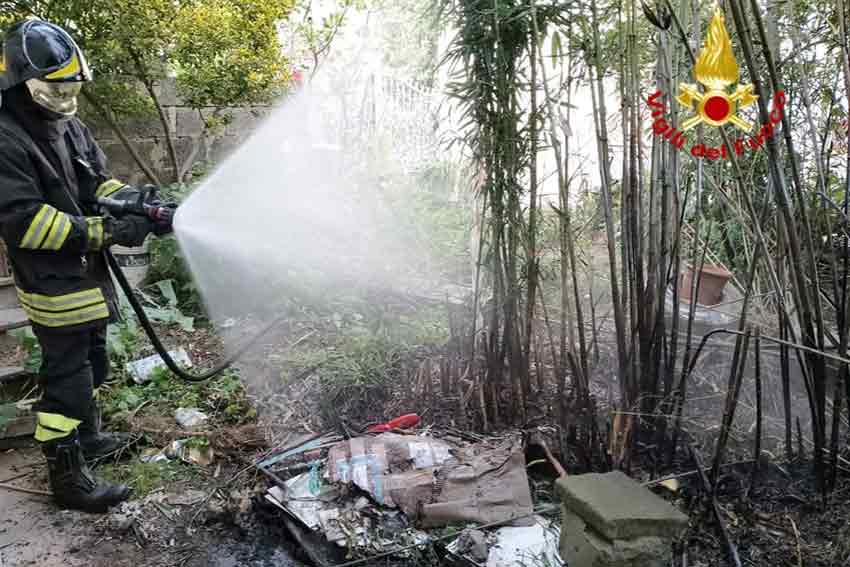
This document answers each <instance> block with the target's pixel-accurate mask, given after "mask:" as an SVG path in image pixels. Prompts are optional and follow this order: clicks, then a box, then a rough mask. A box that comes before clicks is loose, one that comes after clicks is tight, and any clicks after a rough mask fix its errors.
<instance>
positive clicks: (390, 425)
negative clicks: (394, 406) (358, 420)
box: [366, 413, 420, 433]
mask: <svg viewBox="0 0 850 567" xmlns="http://www.w3.org/2000/svg"><path fill="white" fill-rule="evenodd" d="M419 421H420V420H419V416H418V415H417V414H415V413H408V414H406V415H402V416H400V417H397V418H395V419H391V420H389V421H388V422H386V423H381V424H379V425H373V426H371V427H370V428H369V429H367V430H366V432H367V433H383V432H385V431H390V430H392V429H408V428H410V427H416V426H417V425H419Z"/></svg>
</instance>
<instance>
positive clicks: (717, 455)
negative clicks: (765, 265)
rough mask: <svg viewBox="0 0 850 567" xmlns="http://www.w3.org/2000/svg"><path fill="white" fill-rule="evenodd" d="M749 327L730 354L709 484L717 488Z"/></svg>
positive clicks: (739, 381)
mask: <svg viewBox="0 0 850 567" xmlns="http://www.w3.org/2000/svg"><path fill="white" fill-rule="evenodd" d="M750 333H751V329H749V328H748V329H747V332H746V333H745V334H744V335H743V336H741V335H738V337H737V339H736V341H735V353H734V355H733V356H732V367H731V369H730V372H729V384H728V390H727V391H726V406H725V408H724V410H723V420H722V423H721V425H720V435H719V436H718V439H717V447H716V448H715V452H714V462H713V464H712V467H711V484H712V486H713V487H714V488H715V490H716V488H717V480H718V477H719V476H720V465H721V464H722V463H723V455H724V454H725V452H726V444H727V443H728V441H729V430H730V429H731V428H732V423H733V422H734V421H735V410H736V409H737V407H738V399H739V397H740V395H741V382H743V376H744V369H745V368H746V365H747V354H748V351H749V346H750Z"/></svg>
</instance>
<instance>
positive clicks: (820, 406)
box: [728, 2, 826, 492]
mask: <svg viewBox="0 0 850 567" xmlns="http://www.w3.org/2000/svg"><path fill="white" fill-rule="evenodd" d="M728 6H729V8H730V9H731V12H732V17H733V19H734V21H735V27H736V29H737V31H738V36H739V38H740V42H741V48H742V50H743V52H744V59H745V61H746V63H747V68H748V69H749V71H750V79H751V80H752V81H753V85H754V87H755V93H756V95H757V96H758V97H759V98H758V101H757V104H758V108H759V117H760V119H761V122H762V124H769V123H770V113H769V111H768V108H767V102H766V91H765V89H764V85H763V84H762V81H761V79H760V77H759V70H758V68H757V66H756V63H755V56H754V53H753V47H752V41H751V38H750V30H749V27H748V24H747V21H746V18H745V15H744V12H743V10H742V6H740V5H738V4H737V3H736V2H730V3H729V5H728ZM756 17H758V16H756ZM759 22H760V18H759ZM765 47H766V46H765ZM768 56H769V53H768ZM771 65H772V58H770V59H769V60H768V66H769V67H770V66H771ZM783 116H785V114H784V113H783ZM783 130H785V131H786V134H788V135H790V132H788V126H787V124H786V120H784V119H783ZM766 145H767V152H768V169H769V171H770V175H771V178H772V180H773V186H774V191H773V194H774V198H775V199H776V201H777V208H778V209H779V211H780V213H781V217H780V218H781V220H782V223H783V224H784V226H785V234H786V236H787V238H788V249H789V253H790V254H789V256H790V261H791V266H793V267H794V269H793V270H792V271H791V276H792V282H793V285H792V288H793V289H792V291H793V292H795V297H796V298H797V300H798V306H799V310H798V320H799V323H800V327H801V330H802V332H803V343H804V344H805V345H807V346H814V347H816V348H822V346H823V340H822V339H823V336H822V333H823V321H822V319H821V317H820V310H819V307H818V306H819V304H820V302H819V297H815V298H814V299H813V298H812V297H811V296H810V295H809V288H808V285H807V283H808V282H807V281H806V277H805V273H804V272H805V270H804V269H800V267H801V266H803V265H804V263H803V246H801V243H800V237H799V235H798V233H797V226H796V222H795V215H794V212H793V211H792V208H791V203H790V201H789V197H788V193H787V189H786V186H785V180H784V177H783V174H782V171H781V170H780V168H779V164H780V161H781V156H780V153H779V147H778V144H777V142H776V140H775V139H774V137H773V136H771V137H768V139H767V140H766ZM789 151H791V156H790V159H791V168H792V172H796V169H797V166H796V160H795V158H794V155H793V145H789ZM794 181H795V184H796V182H797V181H798V179H795V180H794ZM800 189H801V187H800ZM798 192H799V191H798ZM800 204H801V207H800V209H801V210H800V211H799V214H801V215H805V209H806V207H805V202H804V201H802V200H801V201H800ZM804 228H805V229H808V226H807V217H805V218H804ZM808 235H809V237H811V231H810V230H809V232H808ZM809 240H810V238H809ZM808 251H809V252H812V253H813V251H812V250H811V248H810V247H808ZM808 259H809V262H807V263H808V265H809V267H810V269H811V272H812V273H816V270H815V269H814V265H815V264H814V259H813V256H812V257H811V258H808ZM813 301H814V303H815V307H814V309H813V306H812V302H813ZM816 318H817V319H816ZM815 319H816V320H815ZM816 331H817V332H818V336H816V335H815V332H816ZM805 358H806V359H807V362H808V363H810V364H811V368H812V369H813V370H814V375H813V376H812V382H813V386H814V389H815V392H814V400H812V401H813V403H811V404H810V405H811V406H812V407H811V408H810V409H811V413H812V430H813V437H814V442H815V456H814V469H815V476H816V477H817V483H818V487H819V488H820V489H821V491H822V492H823V490H825V482H824V481H825V479H824V467H823V452H822V449H823V448H824V428H825V423H824V410H825V406H826V398H825V390H824V384H823V360H822V359H820V357H815V356H812V355H808V354H807V355H806V357H805ZM807 366H808V364H807Z"/></svg>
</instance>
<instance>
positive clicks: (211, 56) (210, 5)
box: [172, 0, 293, 108]
mask: <svg viewBox="0 0 850 567" xmlns="http://www.w3.org/2000/svg"><path fill="white" fill-rule="evenodd" d="M292 5H293V2H292V1H291V0H284V1H269V0H252V1H248V2H246V1H245V0H217V1H215V2H199V1H195V2H185V3H184V4H183V6H182V9H180V10H178V11H177V12H176V14H175V18H174V22H173V25H174V32H175V33H174V38H173V40H174V45H175V47H174V50H173V52H172V55H173V62H174V67H175V68H176V70H177V82H178V87H179V89H180V93H181V94H182V95H183V97H184V99H185V100H186V102H187V103H188V104H189V106H192V107H194V108H202V107H210V106H212V107H225V106H233V105H236V104H256V103H262V102H267V101H268V100H269V99H270V98H271V97H273V96H275V95H276V94H278V93H279V92H280V89H281V88H282V87H283V86H284V85H285V84H286V83H287V82H288V80H289V78H290V77H289V71H288V65H287V62H286V60H285V59H284V57H283V54H282V50H281V46H280V44H279V42H278V37H277V27H276V23H277V22H279V21H281V20H282V19H284V18H285V17H286V15H287V14H288V13H289V12H290V10H291V9H292Z"/></svg>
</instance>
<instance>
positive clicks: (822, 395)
mask: <svg viewBox="0 0 850 567" xmlns="http://www.w3.org/2000/svg"><path fill="white" fill-rule="evenodd" d="M750 8H751V10H752V12H753V20H754V21H755V23H756V30H757V31H758V35H759V40H760V41H761V44H762V55H763V57H764V59H765V61H766V62H767V69H768V76H769V78H770V83H771V87H772V88H773V91H774V92H779V91H780V90H781V89H782V81H781V78H780V76H779V72H778V71H777V68H776V64H775V62H774V57H773V51H772V50H771V47H770V42H769V41H768V37H767V33H766V31H765V27H764V22H763V20H762V16H761V9H760V8H759V6H758V4H757V3H756V1H755V0H750ZM806 86H807V80H806V78H805V74H804V78H803V99H804V105H805V106H806V108H807V111H809V115H810V114H811V108H810V106H811V105H806V103H807V100H808V92H807V89H806ZM782 134H783V139H784V141H785V146H786V151H787V153H788V158H789V162H790V164H791V174H792V175H791V179H792V181H793V187H794V189H795V191H794V196H795V197H796V201H797V208H798V209H799V214H798V216H799V217H800V219H801V220H802V224H803V244H804V252H805V254H806V260H807V261H808V263H809V269H810V270H811V271H810V273H811V274H812V277H811V283H812V285H811V286H810V287H813V288H814V290H813V291H812V303H813V305H814V316H815V331H816V332H817V336H816V339H817V345H818V348H819V349H821V350H822V349H823V348H824V347H825V345H826V342H825V338H824V337H825V327H826V326H825V323H824V318H823V306H822V302H821V289H820V278H818V276H817V273H818V272H817V268H818V264H817V258H816V255H817V252H816V250H815V244H814V237H813V231H812V224H811V221H810V219H809V213H808V206H807V203H806V197H805V193H806V188H805V185H804V183H803V181H802V176H801V174H800V166H799V163H798V161H797V157H796V152H795V149H794V140H793V138H792V136H791V120H790V118H788V114H787V113H783V114H782ZM814 148H815V149H814V151H815V152H816V156H815V158H816V167H817V169H818V172H819V174H820V175H819V178H820V179H821V181H824V180H825V176H824V175H823V170H822V169H821V168H822V166H823V164H822V161H821V159H820V156H819V155H818V154H817V149H816V148H817V144H815V145H814ZM824 188H825V186H824ZM821 192H822V193H823V194H826V193H825V191H821ZM830 234H831V231H830ZM834 266H835V265H834V263H833V267H834ZM808 291H809V288H807V289H806V292H808ZM842 330H843V329H842ZM809 359H810V361H811V365H812V367H813V369H814V370H813V374H814V376H813V383H814V389H815V398H816V401H817V404H818V417H819V418H820V420H821V421H820V423H819V424H818V426H819V429H820V435H821V436H822V442H823V443H825V442H826V364H825V360H824V359H823V358H822V357H819V356H814V357H812V356H809ZM836 434H837V432H836ZM836 446H837V441H836ZM822 454H823V451H821V456H822ZM815 463H816V466H817V461H815Z"/></svg>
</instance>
